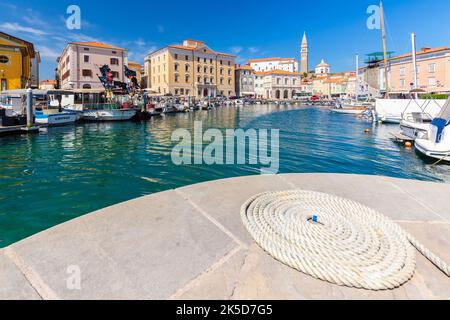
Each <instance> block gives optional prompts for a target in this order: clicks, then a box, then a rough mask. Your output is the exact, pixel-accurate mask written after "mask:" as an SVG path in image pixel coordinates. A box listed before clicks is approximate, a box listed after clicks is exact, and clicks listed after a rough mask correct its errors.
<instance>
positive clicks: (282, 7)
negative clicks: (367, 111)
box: [0, 0, 450, 80]
mask: <svg viewBox="0 0 450 320" xmlns="http://www.w3.org/2000/svg"><path fill="white" fill-rule="evenodd" d="M378 3H379V1H378V0H354V1H349V0H340V1H336V0H335V1H328V0H322V1H310V0H309V1H303V0H296V1H293V0H277V1H267V0H259V1H253V0H239V1H238V0H227V1H214V0H209V1H206V0H195V1H186V0H184V1H179V0H170V1H153V0H135V1H116V0H110V1H100V0H96V1H95V0H89V1H87V0H78V1H77V0H71V1H65V0H39V1H36V0H34V1H31V0H0V31H3V32H6V33H9V34H12V35H14V36H17V37H19V38H22V39H24V40H27V41H30V42H32V43H33V44H34V45H35V47H36V50H38V51H40V52H41V59H42V62H41V68H40V78H41V80H43V79H53V78H54V69H55V67H56V58H57V57H58V55H59V54H60V53H61V52H62V50H63V48H64V47H65V45H66V44H67V42H70V41H101V42H106V43H109V44H113V45H116V46H119V47H124V48H127V49H128V51H129V59H130V60H133V61H137V62H140V63H143V61H144V57H145V55H146V54H147V53H148V52H151V51H153V50H155V49H158V48H161V47H164V46H166V45H169V44H176V43H181V42H182V41H183V39H185V38H189V39H196V40H203V41H205V42H206V44H207V45H208V46H209V47H210V48H212V49H213V50H216V51H220V52H228V53H233V54H236V55H237V56H238V58H237V62H238V63H241V64H243V63H245V61H246V60H247V59H249V58H262V57H293V58H299V54H300V53H299V52H300V44H301V38H302V35H303V32H306V34H307V37H308V42H309V52H310V56H309V59H310V60H309V61H310V69H312V68H313V67H314V66H315V65H316V64H318V63H319V62H320V60H321V59H324V60H325V61H326V62H327V63H329V64H330V65H331V68H332V72H344V71H350V70H354V69H355V55H356V54H357V53H359V54H360V55H361V56H362V57H361V59H362V60H364V55H365V54H367V53H371V52H376V51H381V32H380V30H376V29H375V30H371V29H369V28H368V27H367V20H368V19H369V17H370V14H368V13H367V10H368V8H369V6H371V5H377V4H378ZM383 3H384V9H385V17H386V32H387V45H388V50H389V51H395V53H396V54H403V53H406V52H410V50H411V40H410V39H411V38H410V34H411V32H415V33H416V35H417V47H418V48H421V47H423V46H430V47H437V46H445V45H450V19H449V17H450V1H448V0H433V1H423V0H384V2H383ZM70 5H78V6H79V7H80V9H81V29H80V30H69V29H67V27H66V20H67V18H68V17H69V14H67V12H66V11H67V8H68V7H69V6H70Z"/></svg>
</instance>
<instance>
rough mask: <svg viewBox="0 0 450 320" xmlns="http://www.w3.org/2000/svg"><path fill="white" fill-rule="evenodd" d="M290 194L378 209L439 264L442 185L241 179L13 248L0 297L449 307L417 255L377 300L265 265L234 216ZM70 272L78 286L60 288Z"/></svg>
mask: <svg viewBox="0 0 450 320" xmlns="http://www.w3.org/2000/svg"><path fill="white" fill-rule="evenodd" d="M296 188H299V189H306V190H314V191H321V192H326V193H330V194H335V195H338V196H342V197H345V198H348V199H351V200H355V201H359V202H361V203H363V204H365V205H367V206H369V207H372V208H374V209H376V210H379V211H380V212H382V213H383V214H386V215H387V216H389V217H391V218H392V219H394V220H395V221H397V222H398V223H399V224H401V225H402V226H403V227H404V228H405V229H406V230H408V231H409V232H411V233H412V234H413V235H415V236H416V237H417V238H418V239H419V240H420V241H422V242H423V244H424V245H425V246H427V247H429V248H430V249H431V250H433V251H434V252H436V253H438V255H439V256H440V257H441V258H442V259H444V260H445V261H447V262H450V250H449V248H450V185H446V184H436V183H429V182H420V181H412V180H400V179H392V178H386V177H377V176H359V175H339V174H287V175H277V176H251V177H241V178H233V179H226V180H219V181H213V182H207V183H202V184H197V185H193V186H188V187H184V188H179V189H176V190H170V191H166V192H162V193H158V194H154V195H150V196H146V197H142V198H139V199H135V200H132V201H128V202H125V203H121V204H118V205H115V206H112V207H109V208H105V209H102V210H99V211H97V212H94V213H91V214H88V215H85V216H83V217H80V218H77V219H75V220H72V221H69V222H67V223H64V224H62V225H59V226H56V227H54V228H52V229H49V230H47V231H44V232H42V233H39V234H36V235H34V236H32V237H30V238H28V239H25V240H23V241H21V242H18V243H16V244H13V245H11V246H10V247H7V248H5V249H3V250H1V251H0V299H450V278H448V277H447V276H445V275H444V274H443V273H442V272H440V271H439V270H438V269H436V268H435V267H434V266H433V265H432V264H431V263H430V262H428V260H426V259H425V258H424V257H422V256H421V255H420V254H419V253H417V270H416V274H415V275H414V277H413V279H412V280H411V281H409V282H408V283H406V284H405V285H403V286H402V287H400V288H398V289H395V290H390V291H380V292H373V291H366V290H358V289H352V288H346V287H340V286H337V285H334V284H330V283H327V282H323V281H319V280H316V279H313V278H311V277H309V276H307V275H304V274H302V273H300V272H298V271H296V270H293V269H291V268H289V267H287V266H285V265H283V264H282V263H280V262H278V261H276V260H274V259H273V258H272V257H270V256H269V255H267V254H266V253H265V252H264V251H263V250H262V249H260V248H259V247H258V246H257V245H256V244H255V243H254V241H253V240H252V239H251V237H250V236H249V235H248V233H247V231H246V230H245V228H244V227H243V225H242V223H241V220H240V215H239V210H240V207H241V205H242V204H243V203H244V201H245V200H247V199H248V198H249V197H251V196H253V195H255V194H257V193H260V192H264V191H271V190H288V189H296ZM73 268H75V270H79V271H80V276H79V279H80V286H81V287H80V288H76V287H75V288H73V287H71V286H70V284H71V283H72V284H73V279H77V278H74V276H75V277H76V276H77V273H76V272H75V273H74V269H73ZM68 283H69V286H68V285H67V284H68Z"/></svg>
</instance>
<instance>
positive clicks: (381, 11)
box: [380, 1, 389, 99]
mask: <svg viewBox="0 0 450 320" xmlns="http://www.w3.org/2000/svg"><path fill="white" fill-rule="evenodd" d="M380 21H381V35H382V38H383V55H384V77H385V82H386V99H389V75H388V61H387V49H386V31H385V29H384V11H383V1H380Z"/></svg>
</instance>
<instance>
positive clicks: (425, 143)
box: [414, 139, 450, 162]
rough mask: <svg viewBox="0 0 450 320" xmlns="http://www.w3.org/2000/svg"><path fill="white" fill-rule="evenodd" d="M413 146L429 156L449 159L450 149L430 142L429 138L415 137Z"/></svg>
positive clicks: (442, 159) (444, 159)
mask: <svg viewBox="0 0 450 320" xmlns="http://www.w3.org/2000/svg"><path fill="white" fill-rule="evenodd" d="M414 146H415V148H416V150H417V151H418V152H420V153H421V154H423V155H425V156H427V157H429V158H433V159H437V160H441V161H447V162H449V161H450V149H448V150H447V149H446V148H442V147H441V146H439V145H438V144H434V143H431V142H430V141H429V140H425V139H417V140H416V142H415V144H414Z"/></svg>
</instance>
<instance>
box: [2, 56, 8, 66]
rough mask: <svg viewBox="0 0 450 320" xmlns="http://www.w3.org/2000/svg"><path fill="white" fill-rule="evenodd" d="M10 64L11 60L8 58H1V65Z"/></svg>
mask: <svg viewBox="0 0 450 320" xmlns="http://www.w3.org/2000/svg"><path fill="white" fill-rule="evenodd" d="M8 62H9V58H8V57H7V56H0V63H3V64H5V63H8Z"/></svg>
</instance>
